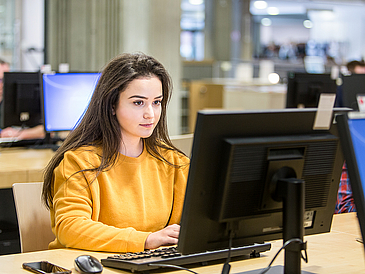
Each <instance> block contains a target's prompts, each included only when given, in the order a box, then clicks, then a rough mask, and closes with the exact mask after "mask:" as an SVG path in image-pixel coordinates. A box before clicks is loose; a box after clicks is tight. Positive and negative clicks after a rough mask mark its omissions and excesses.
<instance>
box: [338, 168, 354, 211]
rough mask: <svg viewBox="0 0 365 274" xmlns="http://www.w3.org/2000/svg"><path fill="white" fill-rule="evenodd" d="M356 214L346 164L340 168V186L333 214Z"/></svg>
mask: <svg viewBox="0 0 365 274" xmlns="http://www.w3.org/2000/svg"><path fill="white" fill-rule="evenodd" d="M347 212H356V208H355V203H354V198H353V196H352V190H351V185H350V180H349V177H348V172H347V166H346V163H345V164H344V165H343V167H342V173H341V179H340V185H339V187H338V193H337V202H336V208H335V213H336V214H338V213H347Z"/></svg>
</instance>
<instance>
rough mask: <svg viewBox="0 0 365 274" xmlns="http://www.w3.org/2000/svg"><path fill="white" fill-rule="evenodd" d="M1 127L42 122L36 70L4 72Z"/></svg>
mask: <svg viewBox="0 0 365 274" xmlns="http://www.w3.org/2000/svg"><path fill="white" fill-rule="evenodd" d="M3 81H4V83H3V103H2V104H3V106H2V115H1V117H2V121H1V128H6V127H12V126H17V127H21V128H29V127H34V126H36V125H40V124H42V113H41V93H40V87H39V86H40V85H39V73H38V72H5V73H4V80H3Z"/></svg>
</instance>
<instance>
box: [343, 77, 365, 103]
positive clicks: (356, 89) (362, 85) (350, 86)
mask: <svg viewBox="0 0 365 274" xmlns="http://www.w3.org/2000/svg"><path fill="white" fill-rule="evenodd" d="M358 95H365V74H352V75H344V76H342V86H341V97H342V105H341V106H343V107H349V108H352V109H353V110H359V105H358V101H357V96H358Z"/></svg>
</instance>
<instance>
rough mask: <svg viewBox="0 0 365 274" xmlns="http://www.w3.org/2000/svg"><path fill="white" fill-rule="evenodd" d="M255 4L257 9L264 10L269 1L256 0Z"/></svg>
mask: <svg viewBox="0 0 365 274" xmlns="http://www.w3.org/2000/svg"><path fill="white" fill-rule="evenodd" d="M253 6H254V7H255V8H256V9H259V10H263V9H266V8H267V3H266V2H265V1H255V2H254V3H253Z"/></svg>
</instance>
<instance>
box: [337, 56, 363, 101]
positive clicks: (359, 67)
mask: <svg viewBox="0 0 365 274" xmlns="http://www.w3.org/2000/svg"><path fill="white" fill-rule="evenodd" d="M346 67H347V70H348V72H349V73H351V74H365V63H364V62H362V61H361V62H360V61H356V60H354V61H351V62H348V63H347V64H346ZM342 92H343V91H342V86H341V85H340V86H338V87H337V92H336V102H335V106H336V107H342V106H343V101H342Z"/></svg>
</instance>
